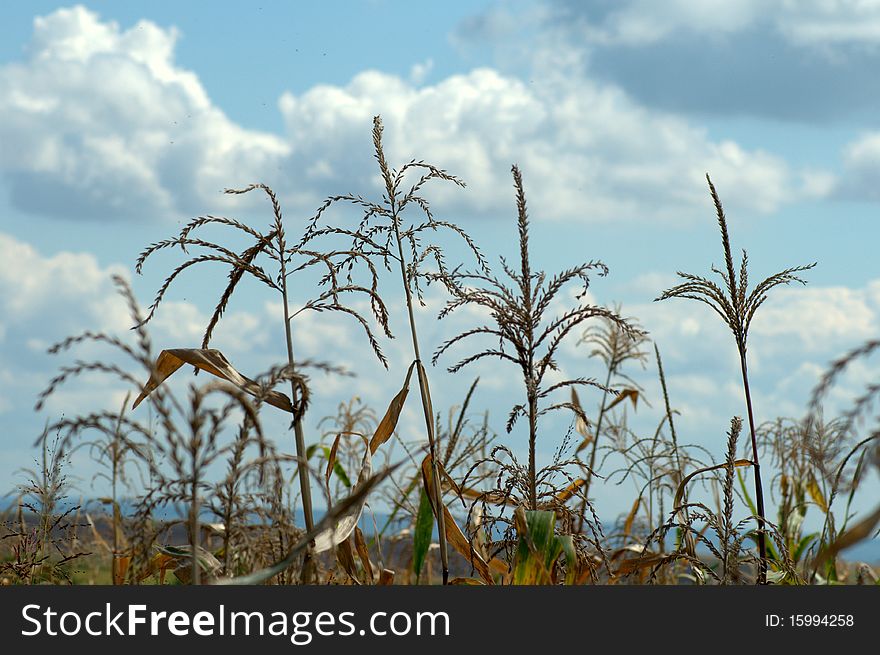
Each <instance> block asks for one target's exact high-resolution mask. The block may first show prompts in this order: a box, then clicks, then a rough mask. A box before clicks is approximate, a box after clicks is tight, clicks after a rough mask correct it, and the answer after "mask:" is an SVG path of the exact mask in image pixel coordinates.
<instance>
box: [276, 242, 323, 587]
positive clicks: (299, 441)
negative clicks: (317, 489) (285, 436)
mask: <svg viewBox="0 0 880 655" xmlns="http://www.w3.org/2000/svg"><path fill="white" fill-rule="evenodd" d="M279 241H280V243H279V248H278V250H279V255H280V256H279V259H280V260H281V297H282V299H283V305H284V337H285V339H286V341H287V364H288V366H290V369H291V370H290V372H291V373H293V372H294V366H295V360H294V358H293V335H292V334H291V329H290V319H291V316H290V305H289V303H288V300H287V270H286V266H285V264H284V242H283V237H279ZM290 401H291V405H292V407H293V411H294V412H296V414H295V415H294V421H293V433H294V437H295V439H296V467H297V472H298V475H299V488H300V494H301V496H302V505H303V516H304V517H305V522H306V532H312V529H313V528H314V527H315V520H314V515H313V513H312V488H311V484H310V480H309V466H308V461H307V459H306V442H305V437H304V436H303V428H302V416H303V412H297V404H298V402H297V401H298V392H297V388H296V382H295V380H294V378H293V376H291V378H290ZM313 564H314V562H313V558H312V549H311V547H309V548H308V549H307V550H306V554H305V557H304V559H303V570H302V573H303V575H302V581H303V584H308V583H309V582H310V581H311V579H312V575H311V568H312V567H313Z"/></svg>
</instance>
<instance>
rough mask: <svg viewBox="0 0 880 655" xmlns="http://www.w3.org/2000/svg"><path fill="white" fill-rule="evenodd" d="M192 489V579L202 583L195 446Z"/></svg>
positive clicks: (190, 509) (195, 582)
mask: <svg viewBox="0 0 880 655" xmlns="http://www.w3.org/2000/svg"><path fill="white" fill-rule="evenodd" d="M191 459H192V489H191V490H190V500H189V503H190V504H189V531H190V544H192V560H191V562H192V580H191V584H193V585H199V584H201V583H202V575H201V573H202V571H201V569H200V568H199V530H200V529H201V528H200V527H199V471H198V461H199V458H198V449H197V448H194V449H193V453H192V458H191Z"/></svg>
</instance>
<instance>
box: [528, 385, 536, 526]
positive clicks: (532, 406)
mask: <svg viewBox="0 0 880 655" xmlns="http://www.w3.org/2000/svg"><path fill="white" fill-rule="evenodd" d="M528 396H529V505H530V506H531V508H532V509H538V486H537V477H538V476H537V470H536V465H535V442H536V441H537V437H538V421H537V416H538V398H537V393H536V392H535V389H534V384H533V383H530V384H529V393H528Z"/></svg>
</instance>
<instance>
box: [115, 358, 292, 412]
mask: <svg viewBox="0 0 880 655" xmlns="http://www.w3.org/2000/svg"><path fill="white" fill-rule="evenodd" d="M184 364H190V365H192V366H195V367H196V368H198V369H199V370H202V371H206V372H208V373H210V374H211V375H216V376H217V377H218V378H220V379H222V380H226V381H227V382H231V383H232V384H234V385H235V386H236V387H238V388H239V389H241V390H242V391H244V392H246V393H249V394H251V395H252V396H254V397H258V398H261V399H262V400H263V401H264V402H266V403H268V404H270V405H272V406H274V407H277V408H279V409H283V410H284V411H285V412H290V413H293V405H292V404H291V402H290V398H288V397H287V396H285V395H284V394H283V393H281V392H280V391H272V390H266V389H263V388H262V387H260V385H259V384H257V383H256V382H254V381H253V380H251V379H250V378H247V377H245V376H244V375H242V374H241V373H239V372H238V371H237V370H235V368H234V367H233V366H232V364H230V363H229V360H227V359H226V357H224V356H223V353H221V352H220V351H219V350H214V349H213V348H204V349H203V348H174V349H172V350H163V351H162V352H161V353H159V358H158V359H157V360H156V365H155V368H154V371H153V373H152V375H150V380H149V381H148V382H147V384H146V385H144V388H143V390H142V391H141V392H140V394H139V395H138V397H137V398H135V401H134V404H132V406H131V408H132V409H134V408H135V407H137V406H138V405H139V404H140V403H141V401H142V400H143V399H144V398H146V397H147V396H149V395H150V394H151V393H153V391H155V390H156V388H157V387H158V386H159V385H160V384H162V383H163V382H164V381H165V380H167V379H168V378H169V377H170V376H171V375H172V374H174V372H175V371H177V369H179V368H180V367H181V366H183V365H184Z"/></svg>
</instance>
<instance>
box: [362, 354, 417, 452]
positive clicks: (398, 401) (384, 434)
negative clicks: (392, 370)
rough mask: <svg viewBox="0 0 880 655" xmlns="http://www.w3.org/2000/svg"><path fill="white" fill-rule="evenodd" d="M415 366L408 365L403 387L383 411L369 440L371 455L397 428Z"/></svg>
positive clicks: (413, 364)
mask: <svg viewBox="0 0 880 655" xmlns="http://www.w3.org/2000/svg"><path fill="white" fill-rule="evenodd" d="M415 365H416V363H415V362H413V363H412V364H410V365H409V370H407V372H406V379H405V380H404V381H403V387H402V388H401V389H400V391H398V392H397V395H396V396H394V398H392V399H391V403H390V404H389V405H388V409H387V410H385V416H383V417H382V420H381V421H380V422H379V426H378V427H377V428H376V432H375V433H374V434H373V438H372V439H371V440H370V451H371V452H373V453H375V452H376V450H377V449H378V448H379V446H381V445H382V444H383V443H385V442H386V441H388V439H390V438H391V435H392V434H394V429H395V428H396V427H397V421H398V419H399V418H400V412H401V411H402V410H403V404H404V403H405V402H406V395H407V394H408V393H409V381H410V378H411V377H412V372H413V367H414V366H415Z"/></svg>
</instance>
